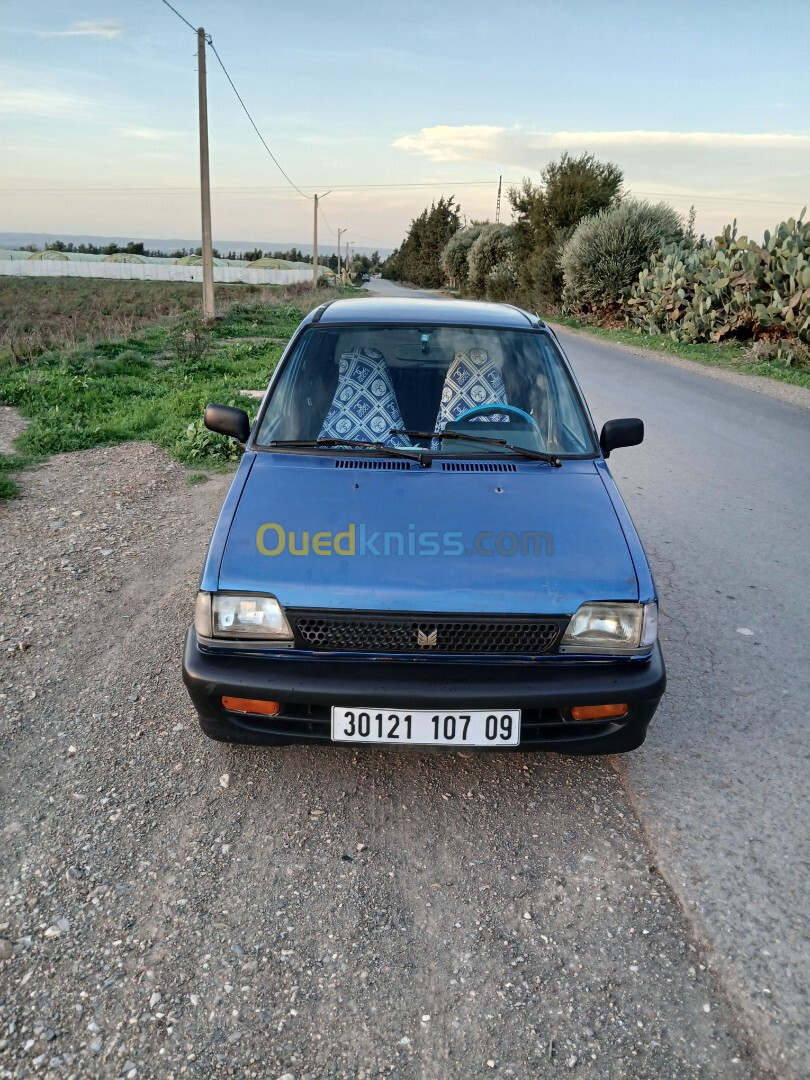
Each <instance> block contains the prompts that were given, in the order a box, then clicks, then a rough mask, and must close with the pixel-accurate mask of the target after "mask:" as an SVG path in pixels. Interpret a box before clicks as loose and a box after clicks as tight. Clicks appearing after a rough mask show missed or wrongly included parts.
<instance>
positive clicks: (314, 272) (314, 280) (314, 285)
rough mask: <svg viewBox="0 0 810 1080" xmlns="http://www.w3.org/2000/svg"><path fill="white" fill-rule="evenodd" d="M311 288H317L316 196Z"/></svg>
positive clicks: (316, 198)
mask: <svg viewBox="0 0 810 1080" xmlns="http://www.w3.org/2000/svg"><path fill="white" fill-rule="evenodd" d="M312 288H313V289H317V288H318V196H317V195H316V196H315V223H314V226H313V230H312Z"/></svg>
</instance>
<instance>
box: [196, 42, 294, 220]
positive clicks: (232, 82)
mask: <svg viewBox="0 0 810 1080" xmlns="http://www.w3.org/2000/svg"><path fill="white" fill-rule="evenodd" d="M209 44H210V45H211V52H213V54H214V56H215V57H216V58H217V60H218V61H219V66H220V67H221V68H222V70H223V71H224V72H225V78H226V79H227V80H228V82H229V83H230V84H231V89H232V90H233V92H234V93H235V94H236V98H237V100H238V102H239V104H240V105H241V106H242V108H243V109H244V111H245V116H246V117H247V118H248V120H249V121H250V123H251V126H252V128H253V130H254V131H255V132H256V134H257V135H258V136H259V139H260V140H261V144H262V146H263V147H264V148H265V150H266V151H267V153H268V154H269V155H270V157H271V158H272V160H273V164H274V165H275V166H276V168H277V169H278V171H279V172H280V173H281V175H282V176H283V177H284V179H285V180H286V181H287V183H288V184H289V185H290V186H291V187H294V188H295V190H296V191H297V192H298V194H299V195H301V196H303V198H305V199H311V198H312V196H311V195H307V193H306V192H305V191H302V190H301V188H300V187H299V186H298V184H296V183H295V182H294V181H293V180H291V179H290V178H289V176H288V175H287V174H286V173H285V171H284V170H283V169H282V167H281V165H279V163H278V159H277V158H276V155H275V154H274V153H273V151H272V150H271V149H270V147H269V146H268V145H267V143H266V142H265V138H264V136H263V135H262V133H261V132H260V131H259V129H258V128H257V127H256V123H255V121H254V119H253V117H252V116H251V115H250V113H249V112H248V107H247V105H245V103H244V101H243V100H242V95H241V94H240V93H239V91H238V90H237V89H236V86H235V85H234V81H233V79H232V78H231V77H230V75H229V74H228V69H227V68H226V67H225V65H224V64H223V63H222V57H221V56H220V55H219V53H218V52H217V47H216V45H215V44H214V43H213V41H211V42H209Z"/></svg>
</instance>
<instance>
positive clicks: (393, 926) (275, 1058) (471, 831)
mask: <svg viewBox="0 0 810 1080" xmlns="http://www.w3.org/2000/svg"><path fill="white" fill-rule="evenodd" d="M186 475H187V474H186V471H185V470H184V469H183V467H182V466H180V465H178V464H176V463H174V462H172V461H171V460H170V459H169V458H168V456H167V455H166V454H164V453H163V452H162V451H161V450H159V449H157V448H155V447H153V446H151V445H148V444H127V445H124V446H119V447H113V448H107V449H98V450H91V451H85V452H83V453H76V454H66V455H62V456H60V457H55V458H53V459H52V460H51V461H49V462H48V463H46V464H45V465H42V466H39V467H37V468H35V469H29V470H27V471H25V472H24V473H22V474H20V484H21V488H22V493H23V497H22V498H20V499H17V500H11V501H10V502H8V503H6V504H4V505H2V506H0V559H1V560H2V565H3V567H4V593H3V604H2V609H0V620H1V623H2V624H1V625H0V694H1V695H2V696H1V697H0V708H1V710H2V720H1V721H0V742H1V743H2V747H0V791H1V792H2V800H1V801H0V898H2V908H0V1077H3V1078H18V1077H19V1078H21V1077H29V1076H43V1077H48V1078H63V1077H64V1078H68V1077H71V1078H87V1077H127V1078H129V1080H133V1078H140V1077H161V1078H175V1077H180V1076H185V1077H194V1078H197V1077H199V1078H210V1077H212V1076H217V1077H240V1078H241V1077H263V1078H264V1077H266V1078H270V1080H274V1078H278V1077H280V1076H282V1075H290V1076H292V1077H295V1080H303V1078H305V1077H309V1078H312V1080H320V1078H322V1077H330V1078H332V1077H334V1078H342V1077H346V1078H349V1077H351V1078H357V1080H360V1078H365V1080H370V1078H372V1077H399V1078H401V1080H410V1078H414V1080H416V1078H433V1077H435V1078H437V1080H439V1078H441V1080H445V1078H455V1077H458V1078H464V1080H469V1078H475V1077H490V1076H510V1077H518V1078H533V1077H537V1076H543V1075H550V1074H551V1073H553V1072H554V1071H555V1070H558V1071H559V1070H561V1071H562V1072H563V1073H569V1072H570V1073H571V1074H572V1075H576V1074H582V1075H587V1076H593V1077H611V1078H612V1077H645V1078H658V1077H660V1078H666V1080H671V1078H673V1077H678V1078H685V1077H718V1078H725V1077H733V1078H740V1080H744V1078H755V1077H767V1076H770V1075H771V1074H770V1073H769V1072H767V1070H766V1069H765V1068H764V1067H763V1066H762V1065H761V1064H760V1063H759V1062H758V1058H757V1055H756V1046H755V1045H754V1044H753V1040H752V1038H751V1036H750V1035H749V1034H748V1033H746V1031H745V1030H744V1029H743V1027H742V1026H741V1025H740V1022H739V1020H738V1018H737V1017H736V1016H735V1015H734V1013H733V1011H732V1010H731V1008H730V1007H729V1005H728V1004H727V1002H726V1001H725V1000H724V998H723V996H722V994H721V992H720V990H719V988H718V983H717V981H716V978H715V975H714V973H713V971H712V970H711V967H710V963H709V961H708V959H707V957H706V955H705V954H704V953H703V952H702V950H701V949H700V947H699V946H698V945H697V944H696V942H695V940H694V939H693V937H692V935H691V931H690V928H689V924H688V921H687V920H686V918H685V917H684V915H683V913H682V911H681V909H680V907H679V905H678V903H677V901H676V899H675V898H674V896H673V894H672V893H671V891H670V890H669V888H668V886H667V884H666V882H665V881H664V879H663V877H662V876H661V873H660V872H659V870H658V868H657V867H656V865H655V862H654V860H653V857H652V856H651V855H650V853H649V850H648V849H647V847H646V844H645V840H644V836H643V833H642V829H641V827H640V825H639V822H638V820H637V818H636V816H635V814H634V812H633V808H632V806H631V805H630V802H629V800H628V797H627V795H626V792H625V789H624V787H623V785H622V782H621V779H620V777H619V775H617V773H616V771H615V770H614V769H613V768H611V765H610V763H609V762H604V761H600V760H596V759H590V760H589V759H573V758H570V759H569V758H560V757H556V756H553V755H541V754H532V755H513V756H507V755H497V756H488V755H480V756H475V755H469V756H467V755H461V754H453V755H444V754H428V753H402V754H395V753H383V752H371V753H363V754H357V755H355V754H354V753H353V752H352V751H350V750H345V751H343V750H341V751H338V750H328V749H322V748H283V749H280V750H274V751H258V750H253V749H244V748H232V747H228V746H224V745H220V744H215V743H212V742H208V741H207V740H205V739H204V738H203V736H202V735H201V734H200V732H199V729H198V727H197V723H196V719H195V716H194V713H193V710H192V709H191V706H190V704H189V701H188V699H187V697H186V694H185V690H184V688H183V686H182V683H181V679H180V656H181V643H182V637H183V633H184V631H185V627H186V625H187V622H188V621H189V620H190V618H191V614H192V607H193V597H194V592H195V589H196V583H197V576H198V573H199V568H200V565H201V562H202V558H203V555H204V550H205V545H206V544H207V541H208V538H209V535H210V531H211V527H212V524H213V521H214V518H215V515H216V513H217V511H218V508H219V505H220V503H221V501H222V499H223V497H224V494H225V491H226V488H227V484H228V479H229V478H228V477H223V476H216V477H213V478H212V479H210V480H209V481H208V482H207V483H205V484H200V485H197V486H189V485H188V484H187V482H186ZM783 1075H785V1074H783Z"/></svg>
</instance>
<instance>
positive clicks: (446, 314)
mask: <svg viewBox="0 0 810 1080" xmlns="http://www.w3.org/2000/svg"><path fill="white" fill-rule="evenodd" d="M304 321H305V322H310V323H319V324H320V325H321V326H340V325H347V324H356V323H381V324H384V323H389V324H390V323H416V324H421V323H427V324H429V325H431V326H437V325H440V326H486V327H493V328H509V329H513V330H526V329H527V328H532V329H536V328H538V327H542V326H545V323H544V322H543V321H542V319H540V318H539V316H537V315H532V314H530V313H529V312H528V311H523V309H522V308H519V307H513V306H512V305H511V304H490V303H485V302H483V301H478V300H443V299H442V300H433V299H420V298H419V297H413V298H411V297H387V296H379V297H377V296H368V297H362V298H358V299H356V300H354V299H347V300H331V301H329V302H328V303H326V304H322V305H321V306H320V307H319V308H316V309H315V311H313V312H311V313H310V315H309V316H308V317H307V319H305V320H304Z"/></svg>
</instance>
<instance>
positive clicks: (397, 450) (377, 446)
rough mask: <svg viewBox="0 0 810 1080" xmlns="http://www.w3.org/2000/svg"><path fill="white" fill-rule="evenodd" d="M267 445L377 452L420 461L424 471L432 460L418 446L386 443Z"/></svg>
mask: <svg viewBox="0 0 810 1080" xmlns="http://www.w3.org/2000/svg"><path fill="white" fill-rule="evenodd" d="M267 445H268V446H271V447H281V448H282V449H286V448H289V449H291V450H307V449H309V448H310V447H313V448H314V447H318V446H325V447H326V446H346V447H348V448H349V449H360V450H375V451H376V452H377V453H378V454H390V455H391V456H392V457H403V458H408V460H409V461H418V462H419V464H420V465H421V466H422V468H423V469H424V468H427V467H428V466H429V465H430V459H429V458H426V457H425V451H424V450H420V449H419V447H417V446H415V447H413V451H410V450H408V448H407V447H404V446H386V445H385V443H381V442H366V441H365V440H363V439H273V440H272V441H271V442H269V443H268V444H267Z"/></svg>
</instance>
